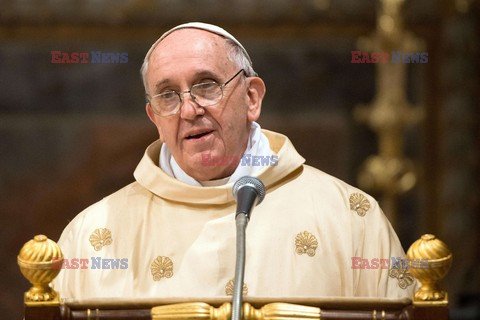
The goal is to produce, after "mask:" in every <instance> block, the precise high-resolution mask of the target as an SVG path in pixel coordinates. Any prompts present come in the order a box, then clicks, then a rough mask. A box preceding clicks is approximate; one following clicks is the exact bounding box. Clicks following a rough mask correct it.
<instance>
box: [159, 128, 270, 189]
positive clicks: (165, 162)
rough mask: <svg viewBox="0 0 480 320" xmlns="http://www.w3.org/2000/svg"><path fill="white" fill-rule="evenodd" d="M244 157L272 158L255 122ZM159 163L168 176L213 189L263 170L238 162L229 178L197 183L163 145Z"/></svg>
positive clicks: (265, 139)
mask: <svg viewBox="0 0 480 320" xmlns="http://www.w3.org/2000/svg"><path fill="white" fill-rule="evenodd" d="M244 155H249V156H251V157H253V156H262V157H268V158H271V156H272V150H271V149H270V143H269V142H268V139H267V137H266V136H265V135H264V134H263V133H262V131H261V128H260V125H259V124H258V123H256V122H252V123H251V127H250V135H249V137H248V143H247V148H246V149H245V152H244ZM159 163H160V168H161V169H162V170H163V171H165V173H167V174H168V175H169V176H171V177H174V178H176V179H177V180H179V181H182V182H184V183H186V184H189V185H192V186H204V187H214V186H221V185H225V184H229V183H234V182H235V181H237V180H238V179H240V178H241V177H243V176H255V175H256V174H257V173H258V172H260V171H261V170H262V169H264V168H263V167H262V166H255V165H253V162H251V163H249V164H248V165H247V164H246V163H243V162H240V163H239V165H238V166H237V168H236V169H235V171H234V172H233V174H232V175H231V176H230V177H226V178H223V179H218V180H210V181H197V180H195V179H194V178H192V177H190V176H189V175H188V174H186V173H185V171H183V170H182V168H180V166H179V165H178V163H177V162H176V161H175V158H174V157H173V156H172V154H171V153H170V150H169V149H168V147H167V145H166V144H165V143H163V144H162V148H161V150H160V162H159Z"/></svg>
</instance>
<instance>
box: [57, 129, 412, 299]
mask: <svg viewBox="0 0 480 320" xmlns="http://www.w3.org/2000/svg"><path fill="white" fill-rule="evenodd" d="M262 132H263V133H264V134H265V135H266V136H267V138H268V140H269V143H270V148H271V149H272V151H273V153H274V154H275V155H278V164H277V165H275V166H268V167H265V168H264V169H262V170H261V171H259V172H258V174H257V176H258V178H260V179H261V180H262V181H263V182H264V184H265V186H266V187H267V195H266V197H265V200H264V201H263V202H262V203H261V204H260V205H258V206H257V207H256V208H255V209H254V211H253V214H252V217H251V220H250V222H249V225H248V227H247V259H246V269H245V286H244V294H246V295H247V296H258V297H306V296H308V297H318V296H368V297H391V298H397V297H398V298H404V297H408V298H411V297H412V295H413V290H414V287H415V280H414V278H413V277H412V276H411V275H410V273H409V272H408V270H398V269H392V270H389V269H381V268H372V269H352V258H353V257H361V258H363V259H368V261H372V259H390V258H391V257H404V252H403V250H402V247H401V245H400V242H399V240H398V238H397V236H396V234H395V232H394V230H393V229H392V227H391V225H390V223H389V222H388V220H387V219H386V217H385V216H384V214H383V213H382V211H381V210H380V208H379V206H378V204H377V202H376V201H375V200H374V199H373V198H371V197H370V196H369V195H367V194H365V193H364V192H362V191H360V190H358V189H356V188H354V187H352V186H349V185H347V184H346V183H344V182H342V181H340V180H338V179H336V178H334V177H332V176H330V175H328V174H326V173H324V172H322V171H319V170H317V169H315V168H312V167H309V166H307V165H304V164H303V163H304V159H303V158H302V157H301V156H300V155H299V154H298V153H297V151H296V150H295V148H294V147H293V145H292V144H291V142H290V141H289V140H288V138H287V137H285V136H283V135H281V134H278V133H274V132H271V131H266V130H263V131H262ZM160 148H161V143H160V142H158V141H157V142H155V143H153V144H152V145H150V146H149V147H148V148H147V150H146V152H145V155H144V157H143V158H142V160H141V161H140V163H139V165H138V167H137V169H136V170H135V173H134V176H135V179H136V181H135V182H133V183H131V184H130V185H128V186H126V187H124V188H123V189H121V190H119V191H117V192H115V193H114V194H112V195H110V196H108V197H106V198H104V199H103V200H101V201H99V202H98V203H96V204H94V205H92V206H91V207H89V208H87V209H86V210H84V211H83V212H82V213H80V214H79V215H78V216H77V217H76V218H75V219H74V220H73V221H71V222H70V224H69V225H68V226H67V227H66V228H65V230H64V232H63V234H62V236H61V238H60V240H59V242H58V244H59V246H60V247H61V249H62V251H63V253H64V255H65V258H66V259H68V260H69V261H70V267H71V266H73V263H72V261H74V259H88V261H87V260H85V261H87V262H85V265H84V266H85V267H86V268H85V269H82V268H72V269H64V270H62V271H61V272H60V274H59V276H58V277H57V278H56V280H55V281H54V287H55V289H56V290H58V291H60V295H61V297H63V298H76V299H81V298H96V297H105V298H108V297H131V298H146V297H150V298H162V297H212V296H226V295H229V294H231V291H232V289H233V284H232V281H231V280H232V279H233V277H234V267H235V217H234V215H235V207H236V204H235V201H234V198H233V196H232V190H231V188H232V184H227V185H223V186H217V187H198V186H191V185H187V184H185V183H182V182H180V181H178V180H176V179H175V178H172V177H170V176H169V175H167V174H166V173H165V172H163V171H162V170H161V169H160V168H159V167H158V159H159V152H160ZM108 259H113V260H108ZM105 262H106V263H105ZM99 268H100V269H99Z"/></svg>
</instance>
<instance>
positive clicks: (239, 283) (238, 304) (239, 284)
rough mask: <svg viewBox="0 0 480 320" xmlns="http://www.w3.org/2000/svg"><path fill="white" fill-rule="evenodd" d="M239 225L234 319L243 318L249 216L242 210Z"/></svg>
mask: <svg viewBox="0 0 480 320" xmlns="http://www.w3.org/2000/svg"><path fill="white" fill-rule="evenodd" d="M235 222H236V225H237V261H236V262H235V280H234V287H233V298H232V320H240V319H242V302H243V277H244V275H245V252H246V248H245V247H246V246H245V231H246V228H247V223H248V216H247V215H246V214H245V213H243V212H241V213H239V214H238V215H237V216H236V218H235Z"/></svg>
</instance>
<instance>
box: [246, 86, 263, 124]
mask: <svg viewBox="0 0 480 320" xmlns="http://www.w3.org/2000/svg"><path fill="white" fill-rule="evenodd" d="M247 80H248V89H247V90H248V91H247V96H248V112H247V118H248V121H257V119H258V118H259V117H260V113H261V111H262V101H263V97H264V96H265V91H266V88H265V83H264V82H263V80H262V79H261V78H259V77H250V78H247Z"/></svg>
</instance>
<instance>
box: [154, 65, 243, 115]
mask: <svg viewBox="0 0 480 320" xmlns="http://www.w3.org/2000/svg"><path fill="white" fill-rule="evenodd" d="M242 72H243V74H244V75H246V73H245V70H244V69H243V68H242V69H240V70H239V71H238V72H237V73H235V74H234V75H233V76H232V77H231V78H230V79H228V80H227V81H225V82H224V83H223V84H219V83H217V82H216V81H211V82H202V83H197V84H194V85H192V86H191V87H190V90H185V91H181V92H177V91H175V90H168V91H166V92H162V93H159V94H156V95H154V96H152V97H150V95H149V94H146V98H147V102H148V103H149V104H150V106H151V108H152V111H153V112H154V113H155V114H157V115H159V116H160V117H170V116H173V115H176V114H178V113H179V111H180V110H181V109H182V105H183V101H184V99H183V94H185V93H189V94H190V98H191V99H192V101H193V102H195V103H196V104H197V105H199V106H200V107H202V108H206V107H211V106H213V105H215V104H218V103H220V101H221V100H222V99H223V89H224V88H225V87H226V86H227V84H229V83H230V82H232V81H233V79H235V78H236V77H237V76H238V75H239V74H240V73H242ZM207 83H214V84H216V85H218V87H219V88H220V91H221V92H222V93H221V96H220V99H219V100H218V101H217V102H215V103H213V104H210V105H207V106H202V105H201V104H199V103H198V102H197V100H196V96H194V95H193V94H192V89H193V88H194V87H195V86H200V85H205V84H207ZM167 92H168V93H170V92H175V93H176V94H177V96H178V98H179V99H180V100H179V103H178V106H177V107H175V111H173V112H172V113H170V114H167V115H161V114H160V113H159V112H157V111H156V110H155V108H154V107H153V106H152V101H151V100H152V99H154V98H155V97H158V96H161V95H163V94H165V93H167Z"/></svg>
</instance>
